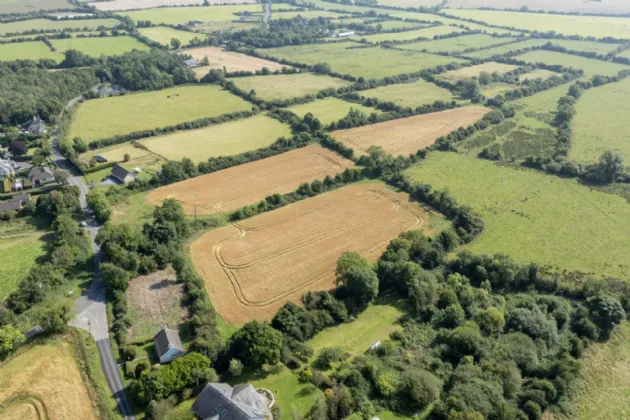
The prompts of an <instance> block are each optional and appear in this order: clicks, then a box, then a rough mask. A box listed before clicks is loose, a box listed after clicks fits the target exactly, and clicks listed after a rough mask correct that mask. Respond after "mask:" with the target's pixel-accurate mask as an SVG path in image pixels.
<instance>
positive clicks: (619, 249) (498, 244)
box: [407, 152, 630, 279]
mask: <svg viewBox="0 0 630 420" xmlns="http://www.w3.org/2000/svg"><path fill="white" fill-rule="evenodd" d="M407 174H408V175H409V176H411V177H412V178H413V179H415V180H417V181H419V182H422V183H425V184H431V185H432V186H433V187H434V188H437V189H445V188H448V190H449V191H450V192H451V194H452V195H453V196H454V197H455V198H456V199H457V200H458V202H459V203H461V204H463V205H469V206H471V207H472V208H473V209H474V210H475V211H477V212H478V213H479V214H480V215H481V217H482V218H483V220H484V222H485V225H486V227H485V230H484V232H483V233H482V234H481V235H480V236H479V237H478V238H476V239H475V240H474V241H473V242H472V243H471V244H469V245H467V246H466V248H467V249H469V250H471V251H473V252H476V253H487V254H495V253H502V254H506V255H509V256H511V257H513V258H514V259H515V260H516V261H518V262H521V263H529V262H535V263H538V264H541V265H544V266H549V267H551V268H553V269H558V270H560V271H562V270H565V269H566V270H569V271H582V272H588V273H593V274H594V275H596V276H600V275H604V276H614V277H619V278H622V279H630V277H629V274H628V273H629V271H628V269H629V265H628V258H627V256H628V252H630V224H628V223H627V220H629V218H630V206H628V203H627V202H626V201H625V200H624V199H622V198H621V197H618V196H616V195H612V194H606V193H602V192H598V191H594V190H591V189H589V188H587V187H585V186H582V185H579V184H578V183H577V182H576V181H575V180H574V179H563V178H560V177H557V176H554V175H545V174H543V173H540V172H537V171H533V170H526V169H512V168H509V167H501V166H497V165H496V164H494V163H493V162H489V161H486V160H481V159H476V158H472V157H468V156H464V155H460V154H456V153H446V152H434V153H431V154H429V156H428V158H427V159H426V160H425V161H423V162H422V163H420V164H417V165H415V166H413V167H412V168H410V169H409V170H408V171H407Z"/></svg>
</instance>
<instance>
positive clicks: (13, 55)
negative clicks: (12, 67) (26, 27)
mask: <svg viewBox="0 0 630 420" xmlns="http://www.w3.org/2000/svg"><path fill="white" fill-rule="evenodd" d="M41 58H48V59H52V60H56V61H61V60H63V55H62V54H60V53H59V52H55V51H50V48H48V46H47V45H46V44H44V43H43V42H41V41H33V42H19V43H10V44H2V45H0V61H14V60H39V59H41Z"/></svg>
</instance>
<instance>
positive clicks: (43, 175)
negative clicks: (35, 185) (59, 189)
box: [28, 166, 55, 182]
mask: <svg viewBox="0 0 630 420" xmlns="http://www.w3.org/2000/svg"><path fill="white" fill-rule="evenodd" d="M54 176H55V174H54V172H53V171H52V169H50V168H49V167H48V166H40V167H39V168H31V171H30V172H29V173H28V179H30V180H31V181H32V182H35V181H41V180H43V179H47V178H50V177H54Z"/></svg>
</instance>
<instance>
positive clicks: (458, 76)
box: [438, 62, 518, 82]
mask: <svg viewBox="0 0 630 420" xmlns="http://www.w3.org/2000/svg"><path fill="white" fill-rule="evenodd" d="M517 68H518V66H513V65H511V64H501V63H493V62H489V63H483V64H478V65H476V66H470V67H464V68H461V69H459V70H453V71H449V72H446V73H444V74H440V75H439V76H438V77H439V78H440V79H442V80H448V81H450V82H456V81H458V80H465V79H472V78H473V77H479V74H480V73H482V72H486V73H490V74H492V73H494V72H497V73H499V74H503V73H507V72H509V71H513V70H516V69H517Z"/></svg>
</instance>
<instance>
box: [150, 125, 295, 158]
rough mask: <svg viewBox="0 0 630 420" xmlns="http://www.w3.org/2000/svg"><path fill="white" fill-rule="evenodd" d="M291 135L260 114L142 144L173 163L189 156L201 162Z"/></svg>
mask: <svg viewBox="0 0 630 420" xmlns="http://www.w3.org/2000/svg"><path fill="white" fill-rule="evenodd" d="M290 135H291V129H290V128H289V126H288V125H286V124H283V123H281V122H280V121H278V120H276V119H274V118H271V117H267V116H266V115H256V116H254V117H250V118H245V119H242V120H237V121H231V122H226V123H222V124H217V125H213V126H209V127H206V128H201V129H198V130H189V131H180V132H177V133H173V134H169V135H166V136H160V137H154V138H151V139H146V140H142V144H144V145H145V146H146V147H147V148H149V150H151V151H152V152H154V153H156V154H158V155H160V156H162V157H164V158H166V159H169V160H181V159H182V158H185V157H187V158H190V159H192V160H193V161H194V162H201V161H205V160H206V159H208V158H210V157H217V156H231V155H237V154H239V153H245V152H249V151H252V150H256V149H260V148H262V147H266V146H269V145H270V144H272V143H274V142H275V141H276V140H277V139H278V138H279V137H282V136H285V137H289V136H290Z"/></svg>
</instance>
